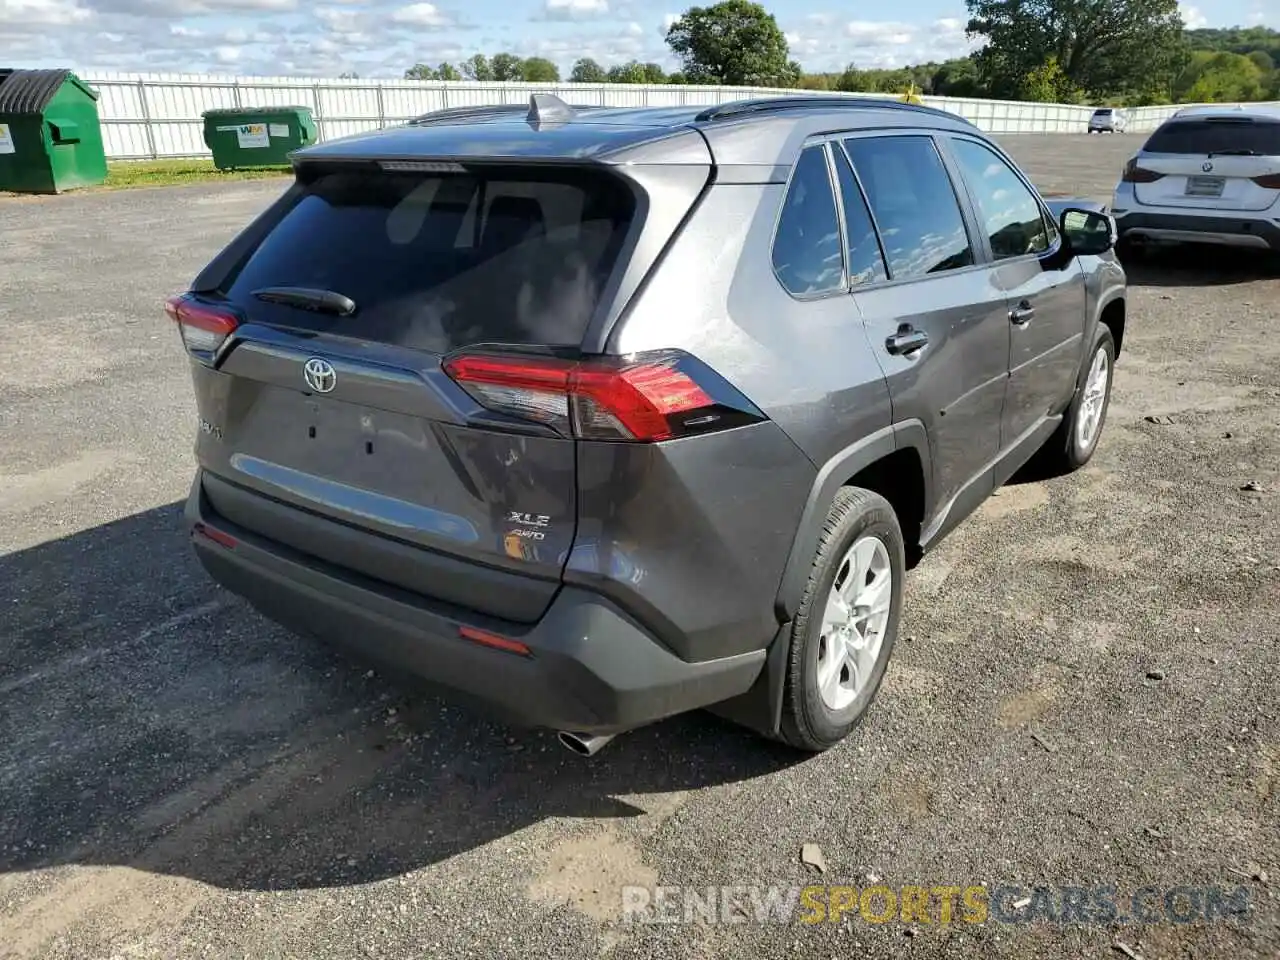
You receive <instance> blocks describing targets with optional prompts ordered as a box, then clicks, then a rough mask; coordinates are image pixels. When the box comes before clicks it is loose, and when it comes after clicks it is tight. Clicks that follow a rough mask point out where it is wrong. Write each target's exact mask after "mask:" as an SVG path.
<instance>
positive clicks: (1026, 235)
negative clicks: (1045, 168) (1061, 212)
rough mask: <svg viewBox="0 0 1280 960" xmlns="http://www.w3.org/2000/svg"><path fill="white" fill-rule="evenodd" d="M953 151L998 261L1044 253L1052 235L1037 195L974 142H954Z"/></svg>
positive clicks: (991, 154) (952, 143) (994, 154)
mask: <svg viewBox="0 0 1280 960" xmlns="http://www.w3.org/2000/svg"><path fill="white" fill-rule="evenodd" d="M951 149H952V151H953V152H954V153H955V155H956V159H957V160H958V161H959V162H960V167H961V169H962V170H963V171H964V178H965V181H966V182H967V183H968V184H969V189H970V190H971V191H973V201H974V203H975V204H976V205H977V207H978V213H979V214H980V215H981V217H982V222H983V224H984V226H985V227H986V231H987V236H988V237H989V238H990V240H991V253H992V256H994V257H995V258H996V259H997V260H1007V259H1009V258H1010V257H1024V256H1026V255H1027V254H1030V253H1044V252H1045V251H1046V250H1048V249H1049V244H1050V240H1049V231H1048V229H1047V228H1046V227H1045V222H1044V214H1043V212H1042V211H1041V209H1040V204H1039V203H1038V202H1037V201H1036V198H1035V195H1034V194H1033V193H1032V192H1031V191H1030V190H1028V189H1027V187H1026V184H1024V183H1023V182H1022V181H1021V180H1020V179H1018V175H1017V174H1015V173H1014V172H1013V170H1012V169H1011V168H1010V167H1009V164H1007V163H1006V162H1005V161H1004V160H1003V159H1002V158H1001V157H1000V155H999V154H997V153H996V152H995V151H994V150H991V149H989V148H987V147H984V146H983V145H982V144H980V143H975V142H974V141H972V140H952V141H951Z"/></svg>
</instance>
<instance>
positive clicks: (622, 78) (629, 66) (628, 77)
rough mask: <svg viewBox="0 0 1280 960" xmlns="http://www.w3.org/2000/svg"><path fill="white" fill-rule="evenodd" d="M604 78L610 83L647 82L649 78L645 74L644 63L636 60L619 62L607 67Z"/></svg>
mask: <svg viewBox="0 0 1280 960" xmlns="http://www.w3.org/2000/svg"><path fill="white" fill-rule="evenodd" d="M606 79H607V80H608V81H609V82H610V83H648V82H649V79H648V77H647V76H646V75H645V70H644V64H642V63H640V62H639V61H636V60H630V61H628V62H627V63H619V64H617V65H616V66H612V67H610V68H609V73H608V75H607V76H606Z"/></svg>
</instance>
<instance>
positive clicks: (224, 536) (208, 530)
mask: <svg viewBox="0 0 1280 960" xmlns="http://www.w3.org/2000/svg"><path fill="white" fill-rule="evenodd" d="M191 532H192V533H194V534H196V535H197V536H201V537H204V538H205V539H206V540H211V541H212V542H214V543H216V544H217V545H218V546H220V547H226V548H227V549H228V550H234V549H235V548H236V547H237V546H238V545H239V543H240V541H239V540H237V539H236V538H235V537H233V536H231V534H229V533H223V532H222V531H221V530H215V529H213V527H206V526H205V525H204V524H203V523H197V524H196V525H195V526H194V527H192V528H191Z"/></svg>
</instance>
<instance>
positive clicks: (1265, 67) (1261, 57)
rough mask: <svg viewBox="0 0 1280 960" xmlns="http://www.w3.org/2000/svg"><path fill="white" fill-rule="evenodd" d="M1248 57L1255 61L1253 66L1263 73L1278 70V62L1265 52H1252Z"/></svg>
mask: <svg viewBox="0 0 1280 960" xmlns="http://www.w3.org/2000/svg"><path fill="white" fill-rule="evenodd" d="M1246 56H1247V57H1248V58H1249V59H1250V60H1252V61H1253V65H1254V66H1255V67H1257V68H1258V69H1259V70H1261V71H1262V72H1263V73H1270V72H1271V71H1272V70H1274V69H1275V68H1276V62H1275V60H1273V59H1272V58H1271V54H1269V53H1267V51H1265V50H1250V51H1249V52H1248V53H1247V54H1246Z"/></svg>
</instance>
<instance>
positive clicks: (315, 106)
mask: <svg viewBox="0 0 1280 960" xmlns="http://www.w3.org/2000/svg"><path fill="white" fill-rule="evenodd" d="M81 78H82V79H83V80H85V81H86V82H87V83H88V84H89V85H90V86H92V87H93V88H95V89H96V90H97V91H98V92H99V94H101V98H102V99H101V100H100V101H99V104H98V108H99V112H100V114H101V116H102V124H103V132H104V136H105V140H106V148H107V156H109V157H112V158H116V159H149V158H157V157H193V156H204V155H207V154H208V153H209V150H208V148H207V147H206V146H205V143H204V125H203V121H202V120H201V114H202V113H203V112H204V111H205V110H209V109H212V108H216V107H282V106H303V107H310V108H311V110H312V112H313V114H314V116H315V119H316V121H317V124H318V126H319V132H320V139H321V140H332V139H334V138H337V137H344V136H348V135H350V134H353V133H361V132H364V131H367V130H376V129H379V128H381V127H385V126H388V125H391V124H397V123H404V122H406V121H408V120H411V119H413V118H414V117H416V116H419V115H421V114H423V113H427V112H429V111H432V110H441V109H444V108H446V107H463V106H472V105H482V104H489V103H522V102H525V101H527V100H528V98H529V95H530V94H531V93H554V94H556V95H557V96H560V97H562V98H563V99H564V100H566V101H568V102H569V103H574V104H593V105H601V106H616V107H640V106H695V105H698V106H700V105H708V104H715V103H724V102H726V101H729V100H740V99H743V98H745V97H755V96H785V95H787V94H795V93H797V92H800V91H794V90H774V89H759V88H749V87H706V86H673V85H666V84H653V85H649V84H577V83H555V84H529V83H470V82H460V83H442V82H433V81H415V80H333V79H328V80H326V79H302V78H298V77H223V76H203V75H195V74H169V73H94V72H90V73H85V74H82V75H81ZM833 96H852V97H868V96H876V95H874V94H833ZM922 99H923V100H924V102H925V103H927V104H929V105H930V106H934V107H940V108H942V109H943V110H948V111H950V112H952V113H957V114H959V115H960V116H962V117H965V118H966V119H968V120H970V121H972V122H973V123H975V124H976V125H977V126H978V127H980V128H981V129H983V130H986V131H988V132H990V133H1081V132H1084V130H1085V128H1086V125H1087V124H1088V121H1089V115H1090V114H1091V113H1092V111H1093V108H1092V107H1086V106H1077V105H1071V104H1057V103H1017V102H1012V101H1004V100H977V99H972V100H971V99H961V98H955V97H923V98H922ZM1174 109H1176V108H1174V107H1143V108H1138V109H1135V110H1131V111H1129V115H1130V123H1129V129H1130V130H1131V131H1135V132H1140V131H1146V130H1152V129H1154V128H1155V126H1156V125H1157V124H1158V123H1159V122H1160V121H1161V120H1163V119H1164V118H1165V117H1166V116H1168V115H1169V114H1170V113H1172V112H1173V110H1174Z"/></svg>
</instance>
